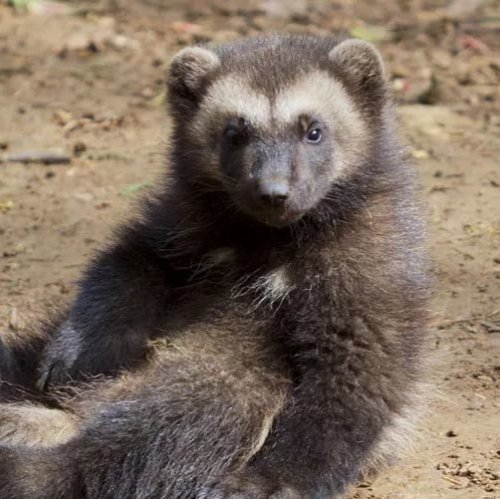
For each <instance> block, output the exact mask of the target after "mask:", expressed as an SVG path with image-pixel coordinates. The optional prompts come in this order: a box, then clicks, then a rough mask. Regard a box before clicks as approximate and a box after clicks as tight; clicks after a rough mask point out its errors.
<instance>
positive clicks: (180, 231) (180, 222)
mask: <svg viewBox="0 0 500 499" xmlns="http://www.w3.org/2000/svg"><path fill="white" fill-rule="evenodd" d="M169 102H170V106H171V110H172V113H173V117H174V131H173V144H172V151H171V168H170V169H169V172H168V174H167V176H166V178H165V180H164V182H163V183H162V184H161V186H160V188H159V189H158V193H157V196H156V197H154V198H151V199H149V200H148V201H146V202H145V204H144V208H143V213H142V216H141V217H139V219H138V220H136V221H135V222H131V223H130V224H128V225H127V226H126V227H124V228H122V229H121V231H120V232H119V234H118V235H117V238H116V240H115V241H113V242H112V244H111V245H110V246H109V247H107V248H105V249H104V250H102V251H101V252H100V253H99V254H98V255H97V256H96V258H95V259H94V261H93V262H92V263H91V265H90V267H89V269H88V270H87V272H86V274H85V275H84V278H83V280H82V283H81V285H80V288H79V293H78V296H77V299H76V301H75V303H74V304H73V305H72V306H71V307H70V310H69V311H68V312H67V313H66V314H65V315H64V314H63V317H62V319H61V320H58V322H57V324H56V326H55V327H52V328H50V327H49V328H46V329H45V331H46V339H45V342H46V345H45V348H44V354H43V355H42V358H41V359H38V361H39V373H40V377H39V386H40V387H41V388H42V389H43V390H44V391H45V393H48V394H49V395H52V403H53V404H56V405H58V406H59V407H60V408H61V409H62V410H64V411H67V413H68V414H70V415H71V416H70V417H69V419H70V420H71V421H77V422H78V427H77V429H76V430H75V433H74V435H73V437H72V438H70V439H69V440H67V441H65V442H64V443H61V444H60V445H56V446H52V445H51V446H50V447H46V448H42V447H41V446H40V447H37V448H36V449H26V448H21V447H19V448H17V447H16V448H7V447H1V446H0V491H2V493H3V494H4V495H6V497H10V496H9V494H10V495H11V496H12V497H19V498H24V497H33V494H35V496H36V497H40V498H47V499H48V498H49V497H50V498H52V497H64V498H70V499H71V498H75V499H80V498H86V499H87V498H88V499H93V498H107V497H110V498H112V497H113V498H114V497H117V498H118V497H119V498H120V499H125V498H139V497H148V498H149V497H151V498H162V499H166V498H186V499H188V498H189V499H191V498H194V497H196V498H198V499H219V498H226V497H231V498H236V497H244V498H248V499H265V498H271V497H272V498H280V499H285V498H288V499H291V498H299V497H302V498H312V499H319V498H321V499H326V498H331V497H338V496H339V495H341V494H342V493H343V492H344V491H345V489H346V487H347V486H348V485H349V484H350V483H352V482H353V481H355V480H356V479H357V478H358V477H359V476H360V475H361V474H362V473H363V471H364V470H366V469H367V468H368V467H372V468H373V466H375V467H378V466H380V465H381V463H383V462H384V463H385V462H390V461H391V460H393V459H394V458H395V456H396V454H397V452H398V448H399V447H400V445H399V443H400V442H401V441H405V440H406V433H407V432H406V427H407V426H409V425H408V424H407V423H408V422H409V421H411V420H413V419H414V415H415V410H414V408H413V407H414V404H415V399H414V397H413V391H414V390H415V387H417V386H418V384H419V380H420V370H421V367H422V366H421V358H422V356H423V353H424V351H425V342H424V340H425V334H426V331H427V329H428V300H429V296H430V291H429V290H430V279H429V268H428V263H427V259H426V253H425V248H424V243H425V231H424V227H423V222H422V220H421V215H420V208H419V204H418V201H417V200H416V196H417V188H416V185H415V178H414V174H413V172H412V170H411V168H410V166H409V165H408V158H407V156H406V153H405V151H404V148H402V147H401V145H400V143H399V140H398V137H397V134H396V132H395V130H394V124H393V118H392V110H391V105H390V102H389V100H388V96H387V88H386V83H385V80H384V69H383V66H382V63H381V60H380V56H379V55H378V53H377V52H376V51H375V49H374V48H373V47H372V46H371V45H369V44H367V43H365V42H360V41H344V42H340V43H339V42H338V41H336V40H332V39H323V38H317V37H286V36H284V37H280V36H275V37H267V38H263V39H255V40H246V41H242V42H236V43H235V44H230V45H225V46H221V47H212V48H194V49H184V50H183V51H181V52H180V53H179V55H177V56H176V58H175V59H174V61H173V63H172V66H171V70H170V73H169ZM310 130H319V132H320V137H321V140H319V141H317V142H316V141H314V140H310V139H309V135H308V134H309V131H310ZM278 188H279V189H282V190H281V191H279V190H276V189H278ZM266 189H267V190H266ZM273 189H274V190H273ZM269 192H270V193H271V194H269ZM277 192H278V193H279V196H277V195H276V193H277ZM273 196H274V197H273ZM0 353H2V352H1V349H0ZM3 355H5V356H7V358H8V359H9V363H10V364H12V366H13V371H16V368H17V371H19V369H18V366H16V361H15V359H16V356H13V355H10V354H9V351H8V350H7V349H6V350H5V351H4V353H3ZM10 378H11V381H12V380H15V376H14V375H12V374H11V375H10ZM70 380H72V381H73V383H70V382H69V381H70ZM29 381H30V383H31V385H30V386H32V385H33V383H34V381H33V380H32V379H31V378H30V380H29ZM75 382H76V385H75V384H74V383H75ZM28 384H29V383H28ZM63 393H64V395H62V394H63ZM17 407H18V406H10V407H9V409H8V410H6V412H5V414H8V412H9V411H16V410H18V409H17ZM0 410H1V407H0ZM23 410H24V409H23ZM43 411H45V410H42V412H43ZM19 414H20V413H19ZM44 414H45V415H46V416H47V418H45V419H44V420H43V421H41V423H40V425H41V426H43V425H45V424H48V423H49V422H50V417H48V416H49V415H53V414H58V415H60V413H47V412H44ZM73 415H74V416H73ZM73 417H74V418H75V419H74V420H73V419H72V418H73ZM23 420H24V418H23ZM9 421H12V419H10V420H9ZM63 421H64V418H63ZM9 424H11V423H9ZM0 426H1V419H0ZM55 426H56V425H54V427H55ZM32 432H33V428H32V425H31V424H30V421H29V418H27V422H25V423H21V424H19V425H18V426H17V428H16V429H15V433H14V435H15V438H16V441H18V442H26V441H27V440H29V439H30V438H31V437H30V436H32V435H33V433H32ZM0 435H1V432H0ZM35 435H36V432H35ZM4 443H9V442H8V441H7V440H6V441H4ZM47 463H49V464H47ZM28 464H29V465H30V468H29V469H28V468H27V467H26V466H27V465H28ZM37 473H38V474H40V477H39V483H40V485H37V479H36V475H37ZM30 494H32V495H30Z"/></svg>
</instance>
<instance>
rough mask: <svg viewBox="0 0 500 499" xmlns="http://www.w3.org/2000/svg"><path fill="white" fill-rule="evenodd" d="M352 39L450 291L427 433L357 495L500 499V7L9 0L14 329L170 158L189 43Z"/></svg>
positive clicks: (0, 185) (4, 305)
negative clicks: (381, 73) (364, 51)
mask: <svg viewBox="0 0 500 499" xmlns="http://www.w3.org/2000/svg"><path fill="white" fill-rule="evenodd" d="M270 31H287V32H312V33H319V34H324V35H331V34H340V35H350V36H354V37H357V38H362V39H365V40H368V41H371V42H373V43H375V44H376V45H377V46H378V47H379V49H380V50H381V52H382V53H383V56H384V58H385V61H386V63H387V68H388V72H389V77H390V86H391V88H392V91H393V94H394V97H395V99H396V101H397V102H398V103H399V104H400V106H399V110H398V114H399V117H400V121H401V126H402V129H403V130H404V133H405V135H406V136H407V137H408V141H409V144H410V151H411V154H412V156H413V158H414V160H415V164H416V167H417V168H418V171H419V173H420V175H421V179H422V185H423V196H424V198H425V202H426V204H427V206H428V218H429V221H430V229H431V231H430V232H431V246H432V252H433V256H434V258H435V261H436V271H437V276H438V292H437V297H436V300H435V304H434V310H435V315H436V332H435V335H434V337H433V339H432V340H433V341H432V345H431V351H430V352H429V356H430V357H432V358H433V359H434V364H435V376H434V378H435V379H434V385H435V386H434V388H432V389H430V390H429V391H430V392H432V394H431V395H432V396H433V401H432V402H431V404H430V406H429V411H428V415H426V416H425V418H424V420H423V424H422V431H421V436H420V441H419V442H418V443H417V445H416V447H415V449H414V450H413V451H410V452H409V454H408V456H407V458H406V459H405V460H404V461H403V462H402V463H401V464H400V465H398V466H396V467H395V468H393V469H392V470H390V471H389V473H387V474H385V475H384V476H382V477H381V478H379V479H377V480H375V481H374V482H367V483H363V484H361V485H360V486H359V487H358V488H357V489H355V490H354V491H353V492H352V498H356V499H434V498H439V499H441V498H456V499H462V498H463V499H465V498H467V499H479V498H481V499H498V498H499V497H500V432H499V428H500V390H499V388H500V161H499V158H500V112H499V111H500V90H499V89H500V86H499V80H500V51H499V48H500V2H499V1H486V0H452V1H450V0H436V1H433V0H414V1H410V0H370V1H356V2H355V1H351V0H337V1H333V0H332V1H316V2H311V1H305V0H290V1H285V0H255V1H254V0H245V1H240V0H237V1H231V2H226V1H222V0H211V1H205V0H191V1H188V2H184V1H177V0H171V1H169V0H163V1H162V0H141V1H131V0H130V1H127V0H99V1H97V0H96V1H80V2H76V1H75V2H50V1H43V0H10V1H7V0H0V331H1V330H2V329H4V330H5V329H12V330H19V331H22V329H23V328H24V327H25V324H26V321H27V320H29V318H30V317H31V316H33V315H36V314H37V313H39V310H40V309H41V308H42V307H43V305H44V304H45V303H47V302H56V303H60V302H64V301H66V300H68V299H69V297H70V296H71V294H72V292H73V289H74V286H73V283H74V281H75V279H76V278H77V276H78V273H79V271H80V269H81V266H82V264H83V263H84V262H85V260H86V258H87V257H88V255H89V254H90V253H91V252H92V249H93V248H94V247H96V245H98V244H100V241H102V240H103V239H104V237H105V235H106V234H108V233H109V230H110V227H111V226H113V225H115V224H116V223H117V221H118V220H122V219H123V218H126V217H127V216H129V215H130V213H131V212H133V209H134V204H135V200H136V199H137V198H138V196H140V194H141V192H142V191H143V190H144V189H146V188H147V187H148V186H150V185H151V184H152V183H153V182H154V180H155V177H156V176H157V174H158V172H159V171H160V170H161V168H162V167H163V164H164V159H163V158H164V153H165V145H166V143H167V137H168V127H169V122H168V118H167V117H166V113H165V109H164V108H165V106H164V100H165V93H164V75H165V72H166V69H167V67H168V62H169V60H170V58H171V56H172V55H173V54H174V53H175V51H177V50H178V49H180V48H181V47H183V46H185V45H187V44H193V43H200V42H207V41H214V42H223V41H226V40H231V39H234V38H237V37H240V36H248V35H258V34H260V33H265V32H270Z"/></svg>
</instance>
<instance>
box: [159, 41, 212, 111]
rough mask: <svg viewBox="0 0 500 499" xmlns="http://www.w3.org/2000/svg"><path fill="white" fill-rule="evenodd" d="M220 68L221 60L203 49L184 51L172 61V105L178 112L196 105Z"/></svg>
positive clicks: (193, 48)
mask: <svg viewBox="0 0 500 499" xmlns="http://www.w3.org/2000/svg"><path fill="white" fill-rule="evenodd" d="M219 66H220V59H219V57H218V56H217V54H215V53H214V52H212V51H211V50H208V49H205V48H202V47H187V48H184V49H182V50H181V51H180V52H179V53H178V54H177V55H176V56H175V57H174V59H173V60H172V63H171V64H170V70H169V73H168V78H167V86H168V97H169V101H170V104H171V105H172V106H174V108H175V109H178V110H187V109H188V108H189V107H192V106H193V105H196V104H197V103H198V102H199V100H200V96H201V94H202V91H203V87H204V86H205V85H206V82H207V79H208V77H209V76H210V75H211V74H212V73H213V72H214V71H215V70H216V69H217V68H218V67H219Z"/></svg>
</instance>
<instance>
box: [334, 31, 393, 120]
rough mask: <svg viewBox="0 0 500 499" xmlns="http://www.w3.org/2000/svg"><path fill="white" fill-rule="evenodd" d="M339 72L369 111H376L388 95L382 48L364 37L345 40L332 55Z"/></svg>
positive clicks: (354, 96) (347, 85)
mask: <svg viewBox="0 0 500 499" xmlns="http://www.w3.org/2000/svg"><path fill="white" fill-rule="evenodd" d="M328 59H329V60H330V62H331V64H332V65H333V67H332V69H333V72H334V74H335V75H338V76H339V77H340V78H341V79H342V81H344V83H345V85H346V87H347V89H348V90H349V91H350V93H351V95H352V96H353V98H354V99H355V100H356V101H358V102H359V103H360V104H361V105H362V107H363V108H364V109H365V110H370V109H371V110H375V109H377V108H379V107H380V105H381V104H382V103H383V102H384V101H385V99H386V97H387V82H386V75H385V69H384V63H383V61H382V57H381V56H380V53H379V52H378V50H377V49H376V48H375V47H374V46H373V45H372V44H371V43H368V42H365V41H363V40H345V41H343V42H341V43H339V44H338V45H337V46H336V47H334V48H333V49H332V50H331V51H330V52H329V54H328Z"/></svg>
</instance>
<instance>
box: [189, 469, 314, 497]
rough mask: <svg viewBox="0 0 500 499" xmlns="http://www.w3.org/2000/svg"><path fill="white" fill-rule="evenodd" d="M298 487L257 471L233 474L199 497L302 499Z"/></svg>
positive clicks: (207, 489) (208, 488)
mask: <svg viewBox="0 0 500 499" xmlns="http://www.w3.org/2000/svg"><path fill="white" fill-rule="evenodd" d="M303 497H304V496H303V495H302V494H300V493H299V492H298V491H297V490H296V489H294V488H293V487H291V486H287V485H286V484H283V483H280V482H279V481H278V480H277V479H273V478H269V477H265V476H263V475H259V474H256V473H251V474H250V473H240V474H234V475H231V476H229V477H227V478H225V479H223V480H221V481H220V482H218V483H216V484H214V485H213V486H210V487H207V488H205V489H204V490H202V492H201V493H200V494H199V495H198V497H197V499H300V498H303Z"/></svg>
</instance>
